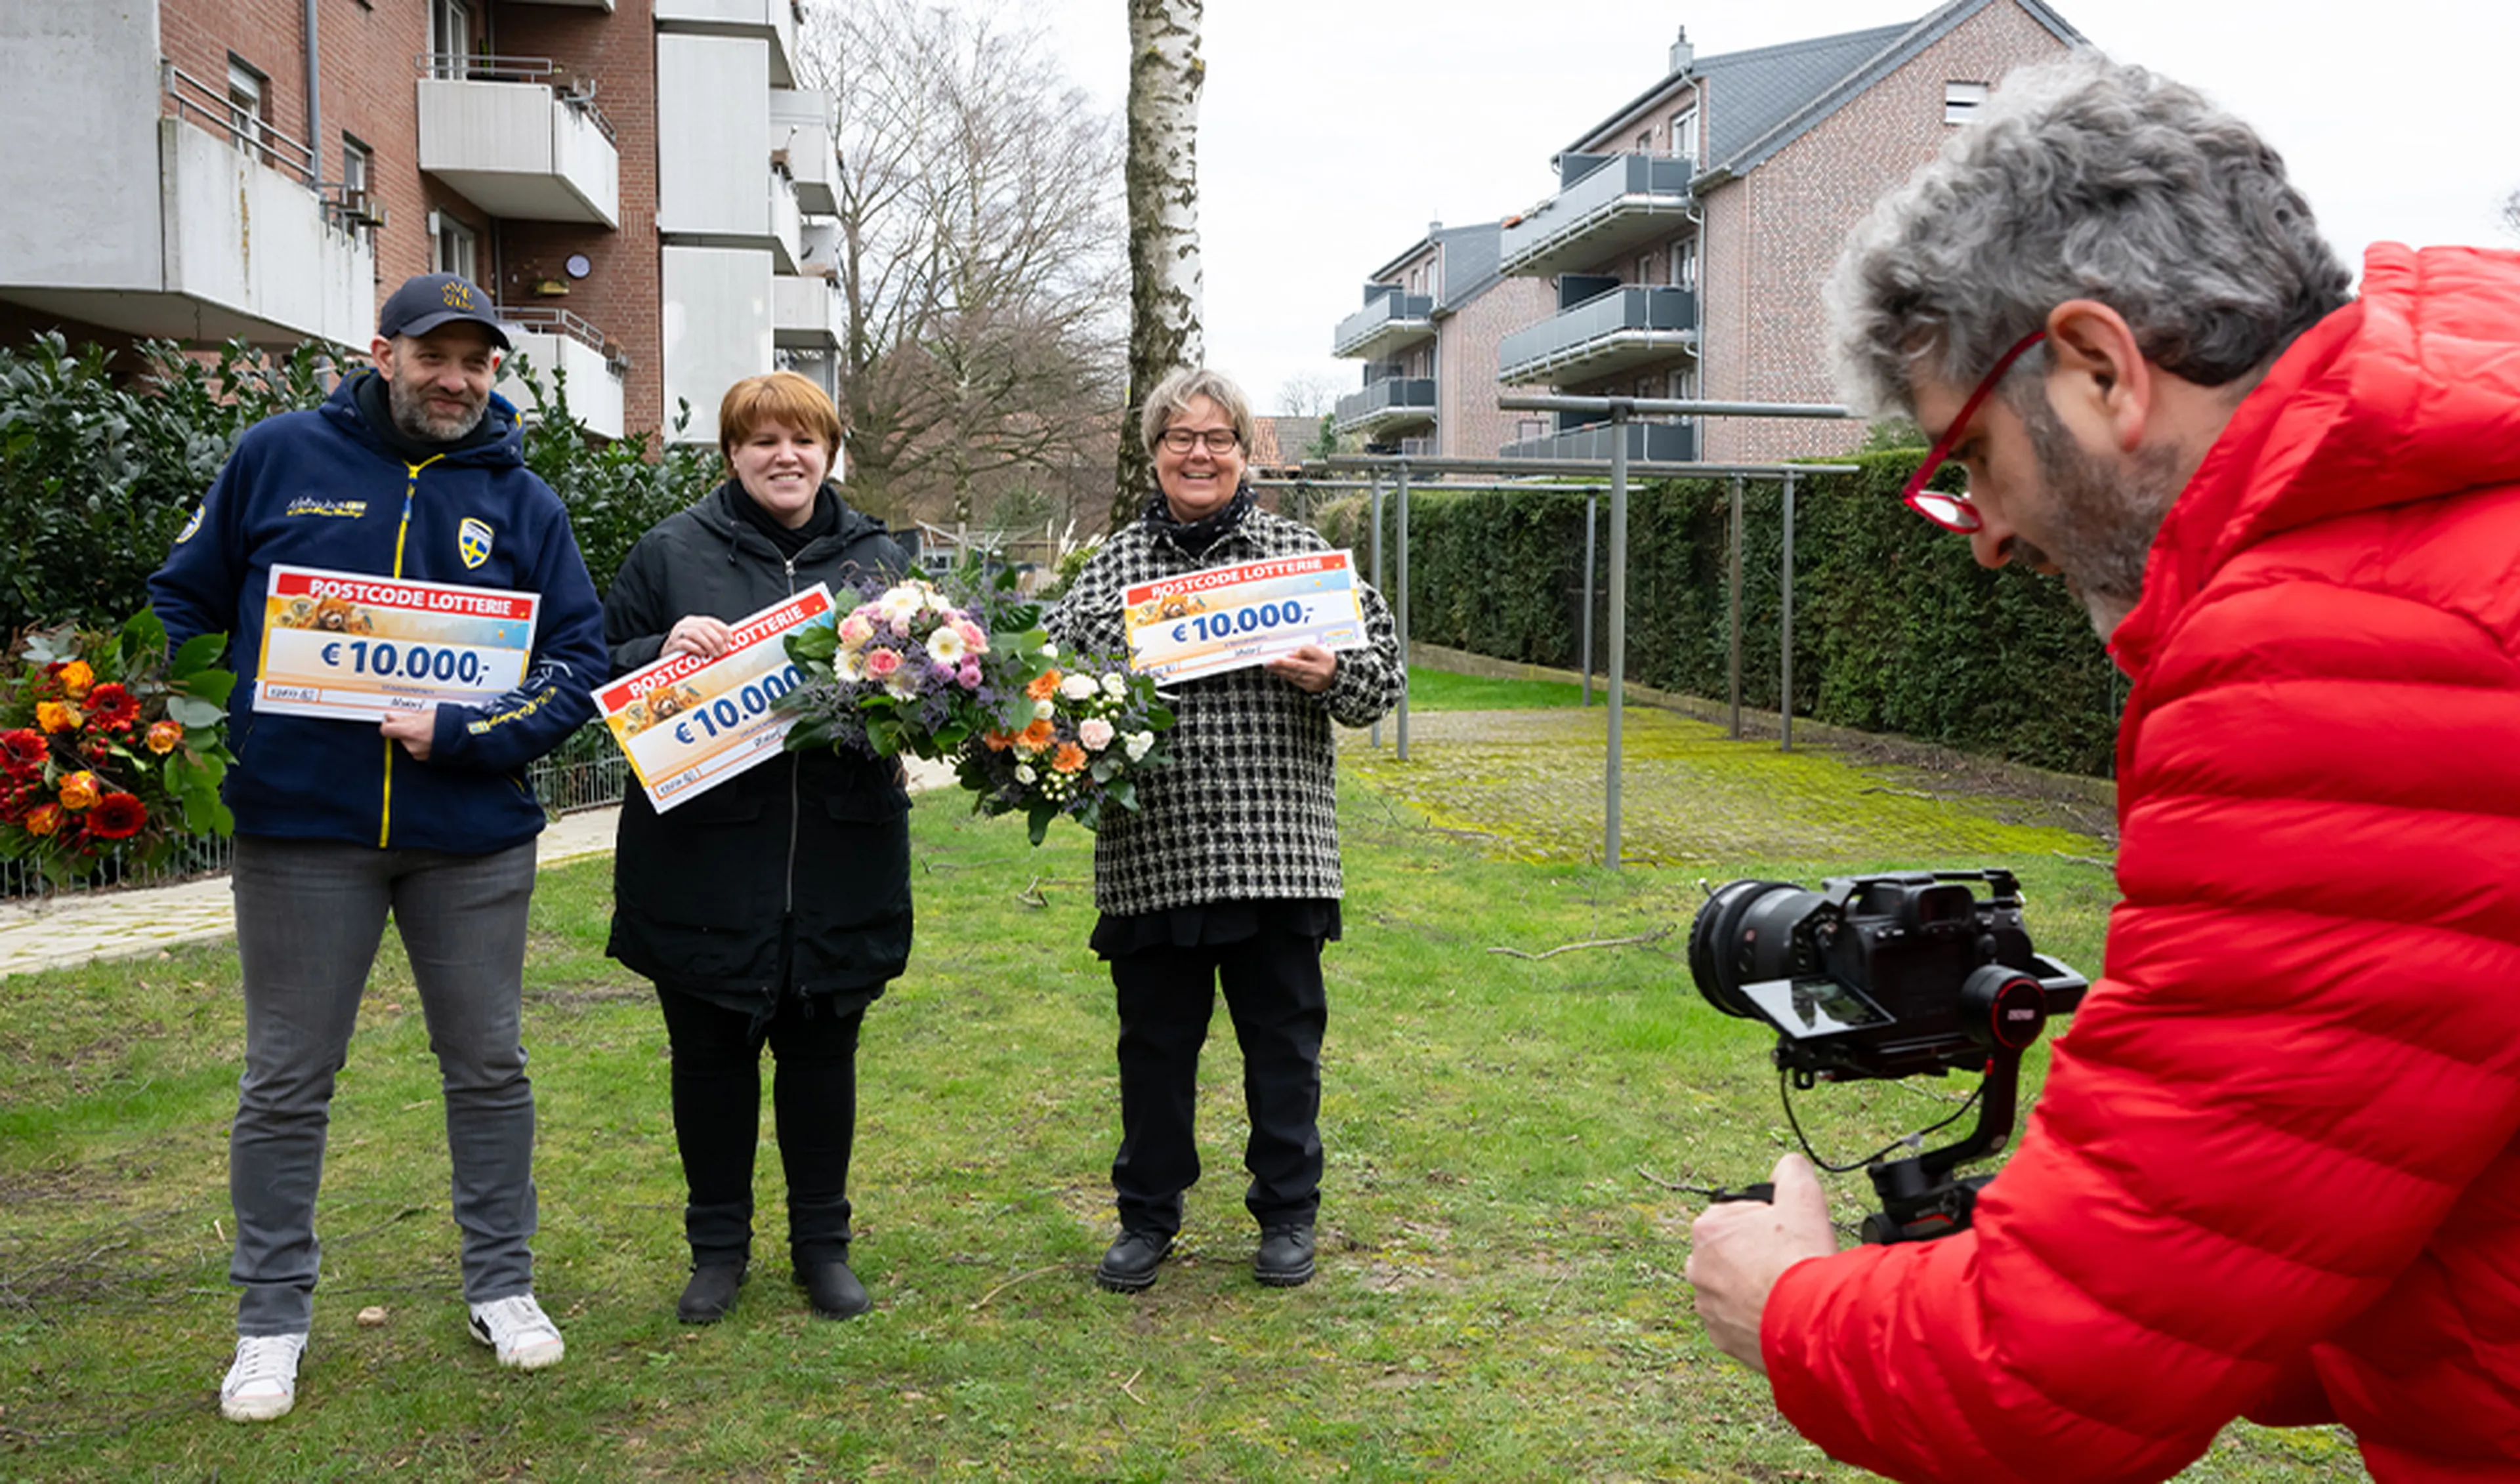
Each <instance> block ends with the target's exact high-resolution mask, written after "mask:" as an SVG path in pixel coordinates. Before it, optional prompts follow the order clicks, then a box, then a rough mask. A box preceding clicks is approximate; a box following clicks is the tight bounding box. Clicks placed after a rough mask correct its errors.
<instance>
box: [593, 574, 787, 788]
mask: <svg viewBox="0 0 2520 1484" xmlns="http://www.w3.org/2000/svg"><path fill="white" fill-rule="evenodd" d="M831 622H832V592H831V589H829V588H827V587H825V586H823V585H822V584H821V583H819V582H818V583H816V584H814V585H813V586H812V587H810V588H807V589H806V590H805V591H803V592H801V593H799V594H797V595H796V596H795V597H793V598H790V599H787V601H785V602H783V603H775V604H772V605H771V606H770V607H766V608H763V609H762V610H761V611H760V612H758V613H755V614H753V615H752V616H751V617H749V618H745V619H742V620H741V621H740V622H738V623H736V624H735V625H734V626H733V627H734V629H735V644H734V647H733V648H731V649H729V650H728V651H727V652H725V653H724V654H721V655H719V656H718V657H717V658H715V659H702V658H700V657H699V656H698V655H697V654H671V655H667V656H666V657H665V658H663V659H659V660H657V661H656V662H655V663H654V664H652V665H647V666H643V667H642V668H640V669H636V670H633V671H631V672H630V673H629V674H627V675H624V676H622V677H621V678H620V679H619V680H616V681H614V682H612V683H611V684H610V685H607V686H603V687H600V688H599V689H598V690H597V691H596V693H595V705H596V709H597V710H599V711H600V712H602V713H603V715H604V724H605V725H606V726H607V727H610V728H611V729H612V735H613V737H614V738H615V739H616V740H618V741H619V742H620V743H621V750H622V752H623V753H624V754H626V755H627V756H628V757H629V759H630V771H631V772H633V773H635V774H637V775H638V776H639V787H642V788H645V789H647V790H648V802H650V803H652V804H653V805H655V806H656V812H657V813H659V814H662V813H664V812H665V811H666V810H668V809H671V808H672V807H674V806H675V805H676V804H679V803H681V802H683V801H684V800H685V799H691V798H697V797H698V796H699V795H701V794H702V793H705V792H707V791H708V790H709V789H711V788H714V787H717V786H718V785H720V784H722V783H725V782H726V781H727V780H728V779H730V778H733V777H735V776H736V775H738V774H740V773H742V772H743V771H744V770H745V769H747V768H751V767H754V766H756V765H758V764H760V763H764V762H767V761H769V760H770V759H771V758H773V757H776V756H778V755H779V752H780V750H781V747H782V744H783V743H784V742H786V741H787V729H788V728H789V727H792V726H794V725H795V724H796V718H795V716H794V714H793V713H790V712H786V711H773V710H772V709H771V706H772V704H773V703H774V702H776V701H777V700H778V699H779V697H782V696H785V695H787V693H788V692H790V691H792V690H794V689H796V682H797V680H798V679H799V678H800V677H799V676H798V675H797V673H796V665H795V662H794V661H792V660H790V659H789V658H788V657H787V644H786V640H787V636H788V635H790V634H792V633H795V632H796V631H797V630H799V629H802V628H808V627H811V626H813V625H815V624H830V623H831Z"/></svg>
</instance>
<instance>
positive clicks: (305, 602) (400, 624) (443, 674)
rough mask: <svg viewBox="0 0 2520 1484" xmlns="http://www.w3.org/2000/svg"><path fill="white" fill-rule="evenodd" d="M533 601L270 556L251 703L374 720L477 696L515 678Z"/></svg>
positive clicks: (470, 702)
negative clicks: (273, 562) (277, 561)
mask: <svg viewBox="0 0 2520 1484" xmlns="http://www.w3.org/2000/svg"><path fill="white" fill-rule="evenodd" d="M541 610H542V598H541V597H540V596H539V595H538V594H534V593H519V592H516V591H513V590H511V589H507V588H484V587H457V586H455V585H453V584H451V583H444V582H416V581H412V580H409V579H406V578H401V577H379V576H377V575H375V574H374V573H369V572H336V571H328V570H326V569H325V568H322V567H313V566H275V567H273V568H272V569H271V587H270V589H269V591H268V593H267V594H266V595H265V597H264V599H263V612H262V655H261V658H260V659H259V661H258V662H257V664H256V666H255V672H254V673H255V675H256V677H257V678H256V680H255V682H254V700H253V704H254V709H256V710H259V711H272V712H278V713H280V714H282V715H284V716H330V717H336V718H338V719H340V720H343V721H382V720H383V719H384V718H385V717H386V716H388V715H391V714H392V713H394V712H397V711H419V710H424V709H426V708H427V707H429V706H435V705H450V704H451V705H466V706H477V705H482V704H485V703H486V702H488V701H491V700H494V699H496V698H497V697H501V696H505V695H506V694H508V693H509V692H510V691H513V690H515V689H516V688H517V686H518V685H519V684H521V683H522V682H523V680H524V678H525V661H526V659H527V658H528V657H529V656H530V655H531V654H532V653H533V652H534V622H535V620H536V618H537V617H538V616H539V615H540V613H541Z"/></svg>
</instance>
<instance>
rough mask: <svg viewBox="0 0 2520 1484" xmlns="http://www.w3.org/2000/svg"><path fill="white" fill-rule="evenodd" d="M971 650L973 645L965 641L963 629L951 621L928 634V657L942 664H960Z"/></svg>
mask: <svg viewBox="0 0 2520 1484" xmlns="http://www.w3.org/2000/svg"><path fill="white" fill-rule="evenodd" d="M969 652H971V647H970V646H969V645H968V644H967V643H965V642H964V639H963V635H962V633H961V631H959V630H957V629H956V628H955V627H954V626H953V625H952V624H950V623H949V624H944V625H942V626H940V627H939V628H938V629H937V630H936V632H935V633H933V634H930V635H928V636H927V657H928V658H930V659H932V660H935V661H936V662H937V663H938V664H940V665H953V664H960V663H962V662H963V656H964V655H966V654H967V653H969Z"/></svg>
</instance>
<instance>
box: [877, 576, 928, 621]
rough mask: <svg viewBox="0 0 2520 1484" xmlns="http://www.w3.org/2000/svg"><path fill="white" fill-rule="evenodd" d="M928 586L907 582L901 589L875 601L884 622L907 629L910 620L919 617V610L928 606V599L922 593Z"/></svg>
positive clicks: (890, 591)
mask: <svg viewBox="0 0 2520 1484" xmlns="http://www.w3.org/2000/svg"><path fill="white" fill-rule="evenodd" d="M926 585H927V584H925V583H923V582H905V583H903V584H901V585H900V586H899V587H896V588H892V589H890V590H888V591H886V592H885V593H884V595H883V596H882V597H880V598H878V599H877V600H876V601H875V608H876V611H877V612H878V613H880V614H882V615H883V620H884V622H886V623H889V624H891V625H892V626H893V627H895V628H903V627H906V626H907V625H908V624H909V622H910V620H912V619H913V618H916V617H918V616H919V610H920V609H921V608H922V607H926V606H927V600H926V597H925V595H924V594H923V592H922V589H923V588H925V587H926Z"/></svg>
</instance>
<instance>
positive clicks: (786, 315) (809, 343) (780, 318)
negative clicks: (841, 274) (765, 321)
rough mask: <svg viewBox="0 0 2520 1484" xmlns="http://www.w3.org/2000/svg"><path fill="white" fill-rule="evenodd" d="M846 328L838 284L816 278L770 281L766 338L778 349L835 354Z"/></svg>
mask: <svg viewBox="0 0 2520 1484" xmlns="http://www.w3.org/2000/svg"><path fill="white" fill-rule="evenodd" d="M847 326H848V317H847V316H846V315H845V314H844V313H843V312H842V310H841V305H840V287H839V285H838V284H836V283H833V282H832V280H830V279H827V278H822V277H819V276H809V277H804V278H791V277H787V276H786V275H782V276H780V277H777V278H773V279H772V280H771V281H770V337H771V343H773V344H775V345H777V346H778V347H779V348H780V349H782V350H836V349H838V348H839V344H840V337H841V334H842V333H843V331H845V330H846V328H847Z"/></svg>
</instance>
